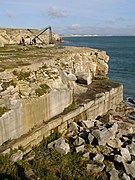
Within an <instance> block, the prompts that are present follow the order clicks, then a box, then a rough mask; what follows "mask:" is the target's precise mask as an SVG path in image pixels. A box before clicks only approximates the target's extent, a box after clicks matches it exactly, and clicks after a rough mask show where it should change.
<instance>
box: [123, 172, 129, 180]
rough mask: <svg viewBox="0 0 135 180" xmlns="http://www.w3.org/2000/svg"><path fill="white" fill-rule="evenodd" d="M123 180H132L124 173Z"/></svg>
mask: <svg viewBox="0 0 135 180" xmlns="http://www.w3.org/2000/svg"><path fill="white" fill-rule="evenodd" d="M122 179H123V180H130V177H129V176H128V175H127V174H126V173H124V174H123V176H122Z"/></svg>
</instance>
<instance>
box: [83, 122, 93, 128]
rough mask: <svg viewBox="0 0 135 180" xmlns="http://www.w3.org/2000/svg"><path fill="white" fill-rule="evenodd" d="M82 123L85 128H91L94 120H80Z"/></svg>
mask: <svg viewBox="0 0 135 180" xmlns="http://www.w3.org/2000/svg"><path fill="white" fill-rule="evenodd" d="M82 125H83V126H84V127H85V128H88V129H89V128H91V127H93V126H94V121H91V120H86V121H82Z"/></svg>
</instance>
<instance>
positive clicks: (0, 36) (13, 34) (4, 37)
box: [0, 28, 61, 46]
mask: <svg viewBox="0 0 135 180" xmlns="http://www.w3.org/2000/svg"><path fill="white" fill-rule="evenodd" d="M31 31H32V32H33V34H32V33H30V32H29V31H28V30H27V29H11V28H0V45H1V46H2V45H4V44H19V43H20V41H21V39H22V38H24V39H25V40H27V41H28V38H34V37H35V36H34V34H35V35H37V34H39V33H40V30H37V29H33V30H31ZM39 37H40V39H42V40H43V41H44V42H45V43H46V44H48V43H49V32H47V31H46V32H44V33H43V34H42V35H40V36H39ZM52 38H53V41H54V42H58V41H60V40H61V38H60V36H59V35H58V34H56V33H52ZM37 42H40V43H41V41H39V39H38V38H37Z"/></svg>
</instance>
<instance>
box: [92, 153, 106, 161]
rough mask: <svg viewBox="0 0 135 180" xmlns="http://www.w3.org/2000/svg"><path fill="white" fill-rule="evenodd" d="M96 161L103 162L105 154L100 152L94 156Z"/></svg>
mask: <svg viewBox="0 0 135 180" xmlns="http://www.w3.org/2000/svg"><path fill="white" fill-rule="evenodd" d="M93 160H94V161H97V162H99V163H102V162H103V161H104V156H103V154H101V153H98V154H97V155H96V156H95V157H94V158H93Z"/></svg>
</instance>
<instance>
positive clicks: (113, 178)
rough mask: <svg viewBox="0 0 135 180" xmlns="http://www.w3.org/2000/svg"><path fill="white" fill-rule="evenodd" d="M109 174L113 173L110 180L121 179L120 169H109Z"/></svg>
mask: <svg viewBox="0 0 135 180" xmlns="http://www.w3.org/2000/svg"><path fill="white" fill-rule="evenodd" d="M109 174H110V175H111V177H110V180H119V176H118V174H119V173H118V171H117V170H116V169H115V168H113V169H112V170H111V171H109Z"/></svg>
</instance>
